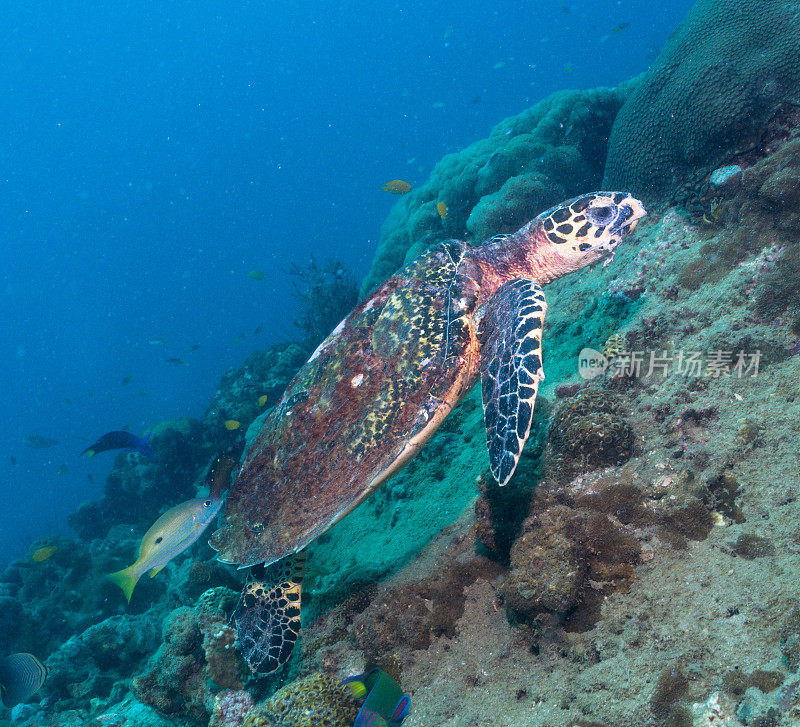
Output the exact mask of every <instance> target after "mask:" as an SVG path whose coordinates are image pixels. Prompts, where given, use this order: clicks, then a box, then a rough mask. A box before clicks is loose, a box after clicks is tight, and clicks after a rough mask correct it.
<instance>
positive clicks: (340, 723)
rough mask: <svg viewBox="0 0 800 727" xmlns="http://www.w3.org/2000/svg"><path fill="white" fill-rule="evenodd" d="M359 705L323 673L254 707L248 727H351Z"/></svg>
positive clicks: (284, 688) (300, 681) (296, 684)
mask: <svg viewBox="0 0 800 727" xmlns="http://www.w3.org/2000/svg"><path fill="white" fill-rule="evenodd" d="M358 709H359V705H358V703H357V702H356V700H355V699H354V698H353V697H352V696H351V695H350V693H349V691H348V690H346V689H344V688H342V687H340V686H339V682H338V681H336V680H335V679H333V678H332V677H330V676H328V675H327V674H323V673H321V672H314V673H313V674H309V675H308V676H307V677H303V678H302V679H297V680H296V681H293V682H291V683H290V684H287V685H286V686H285V687H282V688H281V689H279V690H278V691H277V692H275V694H273V695H272V696H271V697H270V698H269V699H268V700H267V701H266V702H264V703H263V704H260V705H257V706H256V707H254V708H253V709H252V710H251V711H250V712H249V713H248V715H247V718H246V719H245V721H244V727H267V726H270V727H272V726H273V725H274V726H275V727H349V726H350V725H352V724H353V721H354V720H355V718H356V715H357V714H358Z"/></svg>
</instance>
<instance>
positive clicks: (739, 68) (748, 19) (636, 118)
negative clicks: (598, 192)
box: [603, 0, 800, 200]
mask: <svg viewBox="0 0 800 727" xmlns="http://www.w3.org/2000/svg"><path fill="white" fill-rule="evenodd" d="M796 13H797V5H796V4H795V3H787V2H783V0H763V2H758V3H742V2H740V0H700V2H698V3H696V4H695V5H694V7H693V8H692V9H691V11H690V12H689V14H688V15H687V16H686V18H685V19H684V20H683V22H682V23H681V25H680V26H679V27H678V29H677V30H676V31H675V32H674V33H673V34H672V36H671V37H670V39H669V40H668V41H667V43H666V45H665V47H664V49H663V50H662V51H661V53H660V54H659V56H658V58H657V59H656V61H655V63H654V64H653V65H652V67H651V68H650V69H649V70H648V71H647V72H646V73H645V74H644V77H643V78H642V80H641V83H639V85H638V86H637V87H636V89H635V90H634V92H633V94H632V95H631V97H630V98H629V99H628V100H627V101H626V102H625V104H624V105H623V107H622V109H621V110H620V112H619V114H618V115H617V118H616V120H615V121H614V127H613V130H612V132H611V139H610V142H609V147H608V160H607V162H606V170H605V177H604V180H603V184H604V186H607V187H608V186H610V187H611V188H616V187H622V188H631V189H635V190H637V191H639V193H644V192H645V191H646V190H648V191H650V193H651V194H652V195H654V196H658V197H659V198H661V199H662V200H666V199H667V198H668V197H669V196H670V193H671V192H672V191H674V190H675V189H676V188H677V187H678V186H680V185H682V184H683V183H684V182H686V181H687V180H688V179H689V178H690V177H691V176H693V175H695V174H696V173H698V172H700V173H701V176H702V173H704V172H706V171H711V170H712V169H713V168H714V167H716V166H719V164H721V163H725V162H727V161H729V160H730V159H731V158H733V157H734V156H735V154H736V153H737V152H741V151H743V150H745V149H746V148H747V147H748V146H750V145H751V144H752V143H753V142H757V141H758V140H759V135H760V132H761V131H763V129H764V127H765V125H766V124H767V122H768V121H769V120H770V118H771V117H772V116H773V115H774V114H775V113H776V111H777V110H778V109H779V108H780V107H781V105H782V104H784V103H787V102H789V103H792V102H793V103H797V102H798V101H800V64H798V63H797V58H798V57H800V24H798V22H797V15H796Z"/></svg>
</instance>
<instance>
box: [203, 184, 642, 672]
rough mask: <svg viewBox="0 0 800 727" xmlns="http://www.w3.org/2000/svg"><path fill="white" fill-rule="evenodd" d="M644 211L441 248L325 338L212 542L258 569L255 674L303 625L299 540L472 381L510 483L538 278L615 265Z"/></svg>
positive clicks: (621, 197)
mask: <svg viewBox="0 0 800 727" xmlns="http://www.w3.org/2000/svg"><path fill="white" fill-rule="evenodd" d="M644 215H645V210H644V207H643V206H642V204H641V202H639V201H638V200H636V199H634V198H633V197H632V196H631V195H629V194H626V193H621V192H594V193H592V194H586V195H583V196H580V197H576V198H574V199H571V200H569V201H567V202H564V203H562V204H559V205H557V206H556V207H553V208H551V209H549V210H547V211H545V212H542V213H541V214H540V215H539V216H538V217H536V218H535V219H533V220H531V221H530V222H529V223H528V224H526V225H525V226H524V227H522V229H520V230H519V231H518V232H516V233H514V234H512V235H503V236H499V237H495V238H492V239H491V240H488V241H487V242H486V243H485V244H483V245H481V246H479V247H473V246H471V245H469V244H467V243H465V242H461V241H459V240H449V241H447V242H443V243H441V244H438V245H436V246H434V247H432V248H430V249H429V250H428V251H427V252H425V253H423V254H422V255H420V256H419V257H418V258H417V259H416V260H414V261H413V262H411V263H409V264H408V265H406V266H405V267H404V268H403V269H402V270H400V271H399V272H398V273H397V274H395V275H394V276H393V277H391V278H389V279H388V280H387V281H386V282H385V283H383V285H381V286H380V287H379V288H377V290H375V291H374V292H373V293H372V294H371V295H370V296H369V297H368V298H366V299H365V300H363V301H362V302H361V303H359V304H358V305H357V306H356V308H354V309H353V311H352V312H351V313H350V314H349V315H348V316H347V317H346V318H345V319H344V320H343V321H342V322H341V323H340V324H339V325H338V326H337V327H336V329H335V330H334V331H333V332H332V333H331V334H330V335H329V336H328V337H327V338H326V339H325V340H324V341H323V342H322V343H321V344H320V345H319V347H318V348H317V350H316V351H314V353H313V354H312V356H311V358H310V359H309V360H308V362H307V363H306V364H305V365H304V366H303V367H302V368H301V369H300V371H299V372H298V373H297V375H296V376H295V378H294V379H293V380H292V381H291V382H290V384H289V386H288V388H287V389H286V392H285V393H284V395H283V398H282V399H281V401H280V402H279V403H278V404H277V405H276V406H275V408H274V409H273V410H271V411H270V412H269V413H268V414H267V415H266V416H265V418H264V419H263V421H262V423H261V425H260V428H259V430H258V431H257V433H256V434H255V436H254V437H253V438H252V440H251V442H250V445H249V446H248V448H247V449H246V451H245V453H244V458H243V461H242V465H241V468H240V470H239V473H238V475H237V476H236V479H235V481H234V483H233V486H232V488H231V491H230V493H229V495H228V498H227V501H226V503H225V516H224V523H223V524H222V526H221V527H220V528H219V529H218V530H217V531H216V532H215V533H214V534H213V535H212V536H211V540H210V545H211V547H212V548H214V549H215V550H217V551H218V555H217V557H218V559H219V560H221V561H222V562H225V563H233V564H237V565H238V566H239V567H240V568H245V567H248V566H254V568H253V572H254V573H255V572H259V573H260V575H258V576H255V575H252V574H251V580H250V581H249V582H248V583H247V584H246V585H245V587H244V590H243V591H242V595H241V598H240V599H239V603H238V605H237V608H236V611H235V612H234V621H235V622H236V628H237V632H238V637H239V645H240V648H241V650H242V654H243V655H244V657H245V660H246V661H247V663H248V665H249V666H250V669H251V670H252V671H253V672H254V673H255V672H260V673H271V672H273V671H275V670H277V669H278V668H279V667H280V666H281V665H283V664H284V663H285V662H286V661H287V660H288V658H289V656H290V655H291V653H292V649H293V648H294V644H295V642H296V640H297V638H298V636H299V634H300V596H301V588H302V581H303V568H304V564H305V553H304V548H305V547H306V546H307V545H308V544H309V543H310V542H311V541H313V540H314V539H315V538H318V537H319V536H320V535H321V534H322V533H324V532H325V531H326V530H328V528H330V527H331V526H332V525H333V524H334V523H336V522H337V521H338V520H340V519H341V518H343V517H344V516H345V515H347V514H348V513H349V512H350V511H351V510H353V509H354V508H355V507H356V506H357V505H359V504H360V503H361V502H363V501H364V500H365V499H366V498H367V497H369V496H370V495H371V494H372V493H373V492H375V490H376V489H377V488H378V487H379V486H380V485H381V484H383V483H384V482H386V480H388V479H389V478H390V477H391V476H392V475H394V474H396V473H397V472H398V471H399V470H400V469H401V468H402V467H403V466H404V465H406V464H407V463H408V462H409V461H410V460H411V459H412V458H413V457H414V456H415V455H416V454H417V452H419V450H420V448H421V447H423V446H424V444H425V443H426V442H427V441H428V440H429V439H430V437H431V436H432V435H433V433H434V431H435V430H436V429H437V428H438V427H439V425H440V424H441V423H442V421H443V420H444V418H445V417H446V416H447V415H448V414H449V413H450V412H451V411H452V410H453V408H454V407H455V406H456V405H457V404H458V403H459V401H461V399H462V398H463V397H464V396H465V395H466V394H467V392H469V390H470V389H471V388H472V386H473V384H475V382H476V381H477V379H478V377H480V378H481V381H482V393H483V407H484V415H485V422H486V441H487V445H488V449H489V462H490V467H491V471H492V474H493V476H494V477H495V479H496V480H497V482H498V483H499V484H500V485H504V484H506V483H507V482H508V480H509V478H510V477H511V475H512V474H513V472H514V469H515V467H516V466H517V461H518V459H519V456H520V453H521V452H522V447H523V445H524V444H525V440H526V439H527V437H528V434H529V432H530V427H531V419H532V415H533V405H534V401H535V399H536V392H537V389H538V386H539V382H540V381H541V380H542V379H543V378H544V374H543V372H542V355H541V353H542V352H541V339H542V324H543V321H544V315H545V310H546V308H547V304H546V302H545V297H544V293H543V292H542V287H541V286H543V285H545V284H546V283H549V282H550V281H552V280H555V279H556V278H560V277H561V276H563V275H566V274H567V273H571V272H574V271H576V270H580V269H581V268H584V267H586V266H587V265H590V264H592V263H594V262H596V261H597V260H599V259H601V258H604V257H605V258H607V260H606V262H608V258H609V256H613V253H614V250H615V248H616V247H617V245H619V243H620V242H621V241H622V239H623V238H624V237H625V236H626V235H627V234H628V233H630V232H632V231H633V229H634V228H635V227H636V225H637V223H638V222H639V220H640V219H641V218H642V217H643V216H644ZM262 566H266V568H264V569H263V572H261V571H262Z"/></svg>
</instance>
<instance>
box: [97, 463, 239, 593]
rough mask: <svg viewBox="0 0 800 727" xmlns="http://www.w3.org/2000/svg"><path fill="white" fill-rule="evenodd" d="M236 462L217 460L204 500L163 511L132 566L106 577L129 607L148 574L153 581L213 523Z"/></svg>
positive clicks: (142, 544)
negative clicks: (139, 585)
mask: <svg viewBox="0 0 800 727" xmlns="http://www.w3.org/2000/svg"><path fill="white" fill-rule="evenodd" d="M235 463H236V461H235V460H234V459H233V458H232V457H228V456H220V457H217V459H216V460H215V461H214V463H213V464H212V465H211V469H210V470H209V473H208V475H207V477H206V483H207V484H208V485H209V487H210V492H209V494H208V497H197V498H194V499H193V500H187V501H186V502H182V503H181V504H180V505H175V507H173V508H170V509H169V510H167V511H166V512H165V513H164V514H163V515H162V516H161V517H160V518H158V520H156V521H155V522H154V523H153V526H152V527H151V528H150V529H149V530H148V531H147V532H146V533H145V534H144V537H143V538H142V542H141V543H140V544H139V552H138V553H137V556H136V562H135V563H133V564H131V565H129V566H128V567H127V568H123V569H122V570H120V571H117V572H116V573H111V574H109V576H108V578H110V579H111V580H112V581H113V582H114V583H116V584H117V585H118V586H119V587H120V588H121V589H122V592H123V593H124V594H125V598H126V599H128V603H130V600H131V595H133V589H134V588H135V587H136V584H137V583H138V582H139V579H140V578H141V577H142V576H143V575H144V574H145V573H147V572H148V571H149V572H150V577H151V578H153V577H154V576H155V575H156V574H157V573H158V572H159V571H160V570H161V569H162V568H163V567H164V566H165V565H166V564H167V563H169V562H170V561H171V560H172V559H173V558H174V557H175V556H177V555H180V554H181V553H183V551H184V550H186V549H187V548H188V547H189V546H190V545H192V543H194V542H195V541H196V540H197V539H198V538H199V537H200V536H201V535H202V534H203V532H204V531H205V529H206V528H207V527H208V526H209V524H210V523H211V522H212V521H213V520H214V518H215V517H216V516H217V513H218V512H219V510H220V508H221V507H222V491H223V489H225V487H226V486H227V484H228V481H229V478H230V473H231V470H232V469H233V466H234V464H235Z"/></svg>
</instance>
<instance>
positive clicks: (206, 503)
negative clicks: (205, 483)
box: [203, 500, 211, 507]
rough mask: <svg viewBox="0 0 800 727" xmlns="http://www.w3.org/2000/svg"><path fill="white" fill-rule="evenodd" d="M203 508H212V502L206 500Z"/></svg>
mask: <svg viewBox="0 0 800 727" xmlns="http://www.w3.org/2000/svg"><path fill="white" fill-rule="evenodd" d="M203 507H211V500H205V501H204V502H203Z"/></svg>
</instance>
